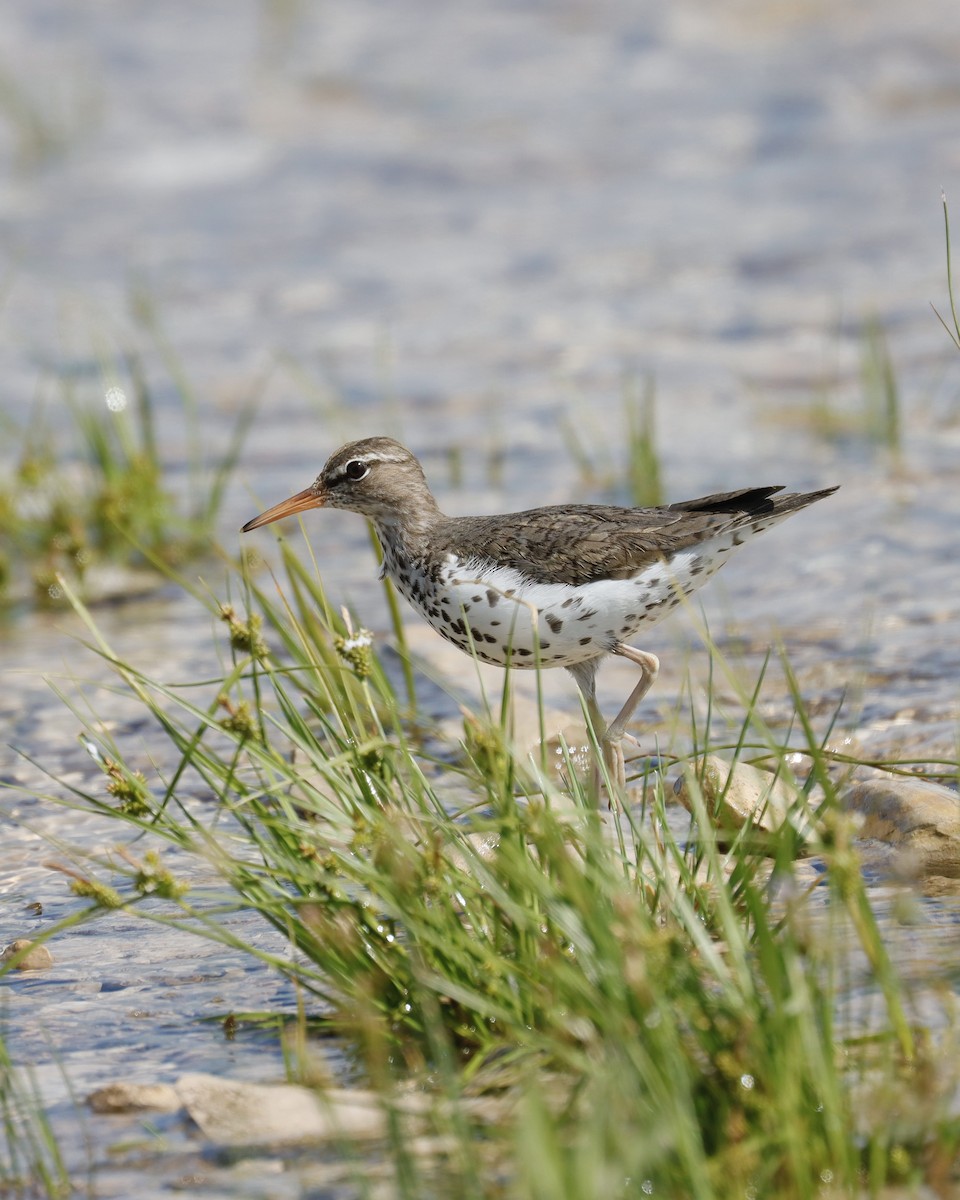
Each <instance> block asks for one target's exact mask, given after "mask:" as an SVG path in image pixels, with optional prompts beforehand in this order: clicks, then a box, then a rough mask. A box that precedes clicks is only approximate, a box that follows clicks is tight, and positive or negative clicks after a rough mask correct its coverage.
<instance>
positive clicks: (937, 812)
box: [840, 776, 960, 879]
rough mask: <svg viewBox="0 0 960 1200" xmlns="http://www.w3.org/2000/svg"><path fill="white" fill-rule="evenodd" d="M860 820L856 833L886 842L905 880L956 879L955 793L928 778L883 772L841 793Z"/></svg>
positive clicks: (958, 813) (959, 854) (959, 835)
mask: <svg viewBox="0 0 960 1200" xmlns="http://www.w3.org/2000/svg"><path fill="white" fill-rule="evenodd" d="M840 803H841V805H842V806H843V808H844V809H845V810H846V811H847V812H852V813H857V814H858V815H859V816H860V818H861V824H860V828H859V829H858V831H857V836H858V837H859V838H862V839H864V840H867V839H873V840H875V841H878V842H883V843H884V844H886V845H888V846H891V847H893V848H894V849H895V851H896V854H895V856H894V858H893V863H892V866H893V869H894V871H895V873H896V874H897V875H899V876H900V877H901V878H904V879H918V878H921V877H923V876H938V877H941V878H943V879H958V878H960V796H958V795H957V793H956V792H955V791H954V790H953V789H952V788H948V787H944V786H943V785H942V784H939V783H933V782H931V781H930V780H928V779H919V778H906V777H902V776H887V777H885V778H881V779H865V780H860V781H858V782H856V783H854V784H852V785H851V786H850V787H849V788H847V789H846V790H845V791H844V792H843V793H842V795H841V797H840Z"/></svg>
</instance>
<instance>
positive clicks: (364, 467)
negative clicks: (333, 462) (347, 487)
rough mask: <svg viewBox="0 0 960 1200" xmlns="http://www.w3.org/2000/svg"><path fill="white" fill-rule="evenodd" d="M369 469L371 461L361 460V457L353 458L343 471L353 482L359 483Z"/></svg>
mask: <svg viewBox="0 0 960 1200" xmlns="http://www.w3.org/2000/svg"><path fill="white" fill-rule="evenodd" d="M369 470H370V464H369V463H365V462H361V461H360V459H359V458H352V459H351V460H350V461H349V462H348V463H347V465H346V466H345V467H344V468H343V473H344V475H346V477H347V478H348V479H349V480H350V482H351V483H357V482H358V480H360V479H362V478H363V477H364V475H366V474H367V473H368V472H369Z"/></svg>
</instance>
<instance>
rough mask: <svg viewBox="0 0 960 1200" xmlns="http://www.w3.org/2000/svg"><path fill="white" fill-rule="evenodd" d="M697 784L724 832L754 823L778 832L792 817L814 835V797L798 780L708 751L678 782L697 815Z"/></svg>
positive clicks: (806, 833) (806, 837)
mask: <svg viewBox="0 0 960 1200" xmlns="http://www.w3.org/2000/svg"><path fill="white" fill-rule="evenodd" d="M696 787H699V788H700V791H701V794H702V796H703V801H704V804H705V805H706V808H707V811H708V812H710V813H711V814H712V815H713V820H714V824H715V826H716V827H717V828H718V829H720V830H722V831H725V832H729V833H735V832H736V831H737V830H740V829H742V828H743V827H744V826H745V825H752V826H754V827H755V828H756V829H759V830H763V831H764V832H767V833H775V832H776V831H777V830H779V829H780V828H781V826H782V825H783V823H784V822H785V821H787V820H789V821H790V822H791V823H792V825H793V826H794V828H796V829H797V830H798V831H799V832H800V833H801V835H802V836H803V838H804V840H809V838H810V837H811V836H812V835H813V832H814V830H813V823H812V820H811V813H810V808H809V802H808V801H807V800H805V799H804V798H803V797H802V796H801V794H800V789H799V788H798V787H797V785H796V783H794V781H793V780H792V779H790V778H787V777H785V776H783V775H779V776H777V775H773V774H772V773H771V772H769V771H761V770H759V769H758V768H757V767H751V766H749V765H748V764H747V763H742V762H738V763H729V762H727V761H726V759H723V758H720V757H719V756H718V755H716V754H708V755H706V756H704V757H703V758H701V759H698V760H697V762H696V763H695V764H693V765H691V767H689V768H688V769H687V771H686V772H685V773H684V775H682V776H681V777H680V779H678V780H677V782H676V784H675V785H674V792H675V794H676V796H677V799H678V800H679V801H680V803H681V804H682V805H683V806H684V808H686V809H687V811H688V812H691V813H693V814H694V815H696V804H695V794H694V793H693V792H692V790H691V789H693V788H696Z"/></svg>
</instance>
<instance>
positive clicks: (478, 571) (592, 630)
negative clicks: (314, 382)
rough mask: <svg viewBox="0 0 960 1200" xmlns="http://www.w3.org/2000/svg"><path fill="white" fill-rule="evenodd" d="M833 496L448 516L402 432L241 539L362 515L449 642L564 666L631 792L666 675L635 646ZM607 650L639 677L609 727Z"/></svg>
mask: <svg viewBox="0 0 960 1200" xmlns="http://www.w3.org/2000/svg"><path fill="white" fill-rule="evenodd" d="M836 490H837V488H836V487H828V488H823V489H822V490H820V491H813V492H789V493H783V487H782V486H772V487H747V488H741V489H739V490H738V491H732V492H721V493H717V494H715V495H710V496H702V497H700V498H699V499H696V500H684V501H680V502H678V503H674V504H666V505H662V506H657V507H648V508H627V507H618V506H614V505H606V504H579V503H575V504H555V505H550V506H547V507H542V508H532V509H527V510H525V511H523V512H513V513H502V514H497V515H493V516H465V517H450V516H446V515H445V514H444V513H443V512H442V511H441V510H440V507H439V505H438V504H437V501H436V499H435V498H434V495H433V493H432V491H431V490H430V487H429V485H428V483H427V480H426V476H425V475H424V472H423V468H422V467H421V465H420V462H419V461H418V459H417V458H416V457H415V455H414V454H412V453H411V451H409V450H408V449H407V448H406V447H405V446H402V445H401V444H400V443H399V442H397V441H395V440H394V439H393V438H389V437H367V438H363V439H361V440H359V441H353V442H348V443H347V444H346V445H344V446H341V448H340V449H339V450H337V451H336V452H335V453H334V454H332V455H331V456H330V458H329V459H328V460H327V462H326V464H325V466H324V467H323V469H322V470H321V472H320V474H319V475H318V476H317V478H316V479H315V480H314V482H313V483H312V484H311V485H310V486H309V487H308V488H305V489H304V490H303V491H301V492H297V493H296V494H295V495H293V496H290V497H289V499H287V500H283V501H281V502H280V503H279V504H275V505H273V507H272V508H268V509H267V510H266V511H265V512H262V513H260V515H259V516H257V517H254V518H253V520H251V521H248V522H247V523H246V524H245V525H244V526H243V529H242V532H244V533H246V532H249V531H250V530H253V529H258V528H260V527H261V526H263V525H268V524H270V523H271V522H273V521H279V520H281V519H282V518H284V517H290V516H293V515H294V514H296V513H301V512H305V511H307V510H309V509H312V508H342V509H347V510H348V511H350V512H355V513H359V514H361V515H362V516H364V517H366V518H367V519H368V520H369V521H370V522H371V523H372V525H373V527H374V529H375V531H376V535H377V538H378V540H379V543H380V547H381V550H382V564H381V571H380V577H381V578H383V577H384V576H387V577H388V578H389V579H390V580H391V581H392V582H393V583H394V585H395V586H396V588H397V590H398V591H399V592H400V593H401V595H402V596H404V597H405V599H406V600H408V601H409V602H410V604H411V605H412V606H413V607H414V608H415V609H416V610H417V611H418V612H419V613H420V614H421V616H423V617H424V618H426V620H427V621H428V622H429V623H430V625H431V626H432V627H433V628H434V629H435V630H436V631H437V632H438V633H439V634H440V635H441V636H442V637H444V638H446V640H447V641H449V642H452V643H453V644H454V645H456V646H458V647H459V648H460V649H461V650H463V651H465V652H466V653H468V654H471V655H475V656H476V658H478V659H480V660H481V661H483V662H487V663H494V664H496V665H498V666H501V667H508V666H509V667H510V668H511V669H517V668H520V669H535V668H549V667H565V668H566V670H567V671H568V672H569V673H570V674H571V675H572V676H573V679H574V680H575V682H576V684H577V687H578V688H579V690H580V693H581V695H582V697H583V701H584V705H585V708H586V712H587V716H588V718H589V721H590V724H591V726H592V728H593V731H594V734H595V736H596V738H597V742H598V745H599V747H600V750H601V756H602V761H603V764H604V766H605V768H606V771H607V780H608V782H615V784H616V785H617V786H618V787H623V786H624V784H625V767H624V758H623V750H622V746H621V743H622V740H623V738H624V736H625V734H626V730H627V726H628V724H629V722H630V720H631V718H632V716H633V714H634V712H635V711H636V708H637V706H638V705H639V704H640V702H641V701H642V700H643V698H644V696H645V695H646V694H647V692H648V691H649V689H650V688H651V687H652V686H653V684H654V682H655V681H656V678H657V675H658V673H659V670H660V661H659V659H658V658H657V656H656V655H655V654H652V653H650V652H649V651H646V650H641V649H638V648H637V647H635V646H632V645H630V641H631V640H632V639H633V638H634V636H635V635H636V634H637V633H638V631H639V630H640V629H642V628H645V627H646V626H648V625H652V624H653V623H654V622H656V621H659V620H661V619H662V618H663V617H665V616H667V614H668V613H670V612H671V611H672V610H673V609H675V608H676V607H677V606H678V605H679V604H680V603H682V602H683V600H684V599H685V598H686V597H687V596H689V595H691V594H692V593H693V592H695V591H696V590H697V589H698V588H700V587H701V586H702V585H703V584H704V583H706V581H707V580H708V579H709V578H710V577H711V576H712V575H714V574H715V573H716V572H717V571H718V570H719V569H720V567H722V566H723V564H724V563H725V562H726V561H727V560H728V559H729V558H730V557H731V555H732V554H734V553H735V551H736V550H737V549H739V547H741V546H742V545H743V544H744V543H745V542H747V541H748V540H749V539H750V538H752V537H754V536H755V535H756V534H758V533H762V532H763V531H764V530H766V529H769V528H770V527H771V526H772V525H775V524H777V523H778V522H779V521H782V520H783V519H784V518H786V517H788V516H790V515H791V514H793V513H795V512H799V511H800V510H801V509H803V508H806V507H807V506H808V505H810V504H814V503H816V502H817V501H819V500H822V499H824V498H825V497H827V496H829V495H832V493H833V492H835V491H836ZM781 493H783V494H781ZM611 654H612V655H616V656H619V657H621V658H624V659H627V660H629V661H630V662H632V663H633V664H634V665H635V666H636V667H637V668H638V669H639V672H640V678H639V680H638V682H637V684H636V685H635V687H634V688H633V690H632V691H631V692H630V695H629V696H628V697H627V699H626V701H625V702H624V704H623V706H622V708H621V709H620V711H619V712H618V713H617V715H616V716H615V717H614V718H613V720H612V721H610V722H609V723H608V722H606V721H605V720H604V718H603V715H602V713H601V711H600V708H599V705H598V703H597V695H596V676H597V670H598V668H599V666H600V664H601V662H602V661H603V659H605V658H606V657H607V656H608V655H611ZM597 778H599V775H598V776H597Z"/></svg>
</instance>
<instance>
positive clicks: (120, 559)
mask: <svg viewBox="0 0 960 1200" xmlns="http://www.w3.org/2000/svg"><path fill="white" fill-rule="evenodd" d="M158 336H159V335H158ZM163 344H164V359H165V361H166V363H167V366H168V369H169V371H170V372H171V376H172V377H173V378H174V380H175V382H176V384H177V395H178V397H179V400H180V406H181V415H182V418H183V420H184V422H185V423H186V425H187V426H188V431H189V436H188V439H187V442H188V445H189V446H190V451H189V453H190V457H191V462H192V469H191V479H192V482H193V486H192V488H191V492H192V494H191V495H190V496H188V497H187V499H186V502H184V500H182V499H180V498H177V497H175V496H174V494H173V490H172V486H171V481H170V478H169V472H168V470H167V466H166V463H165V461H164V457H163V449H162V447H161V446H160V442H159V439H158V436H157V429H156V425H157V420H156V412H155V405H156V402H155V399H154V396H153V393H152V390H151V388H150V386H149V385H148V383H147V380H146V376H145V372H144V369H143V365H142V362H141V359H140V356H139V355H138V354H137V353H135V352H133V351H128V352H127V353H126V354H125V355H124V356H123V357H122V359H121V360H115V359H112V358H110V357H109V356H107V355H103V356H102V358H101V370H100V375H99V377H98V379H97V381H96V385H95V387H94V388H91V387H90V385H89V382H86V383H83V382H82V381H81V382H78V381H76V380H73V379H71V378H69V377H65V378H64V379H62V381H61V399H62V410H63V411H64V412H65V413H66V414H68V416H69V421H68V422H67V426H68V430H67V435H66V436H65V437H64V436H57V435H56V434H55V433H54V430H53V429H52V428H51V424H50V422H49V421H48V420H47V419H46V417H45V407H47V406H45V405H43V404H40V403H38V404H37V405H36V406H35V411H34V412H33V413H32V414H31V416H30V419H29V420H28V422H27V424H26V426H25V429H24V431H23V434H22V441H21V449H20V454H19V458H18V462H17V465H16V469H15V472H14V475H13V478H12V480H11V482H10V483H9V484H8V485H7V486H6V487H3V488H0V598H4V596H6V598H8V599H14V600H20V599H23V596H22V595H13V596H10V593H9V589H8V587H7V586H6V585H8V584H9V583H11V582H12V581H13V579H15V578H19V579H24V578H32V580H33V585H34V591H35V594H36V595H37V596H38V597H40V598H43V599H49V598H53V599H58V598H60V597H61V596H62V594H63V592H62V589H61V588H60V585H59V583H58V582H57V580H58V576H61V575H62V576H63V577H65V578H66V579H67V580H68V581H71V582H72V583H73V584H74V585H83V583H84V581H85V579H86V578H87V577H88V575H89V572H90V571H91V569H92V568H94V567H95V566H97V565H100V564H103V563H106V562H114V563H121V564H123V565H126V566H131V567H136V566H154V567H160V568H170V567H175V566H177V565H179V564H180V563H182V562H184V561H185V560H186V559H188V558H191V557H196V556H197V555H201V554H208V553H209V552H210V550H211V543H212V541H213V538H214V525H215V521H216V517H217V514H218V512H219V509H220V505H221V502H222V498H223V492H224V488H225V486H226V483H227V480H228V478H229V476H230V473H231V472H232V470H233V467H234V465H235V463H236V459H237V456H238V454H239V451H240V448H241V446H242V443H243V439H244V437H245V435H246V432H247V429H248V428H249V425H250V422H251V420H252V417H253V404H252V403H248V404H247V405H246V406H245V407H244V408H243V409H242V410H241V412H240V414H239V415H238V417H237V419H236V422H235V424H234V426H233V428H232V430H231V431H230V433H229V436H228V438H227V439H226V446H225V449H224V450H223V452H222V454H220V455H219V456H218V457H217V458H216V459H215V460H214V461H213V462H204V457H203V456H202V453H201V449H200V448H201V445H202V439H201V437H200V433H199V429H198V427H197V421H196V402H195V399H194V397H193V395H192V393H191V391H190V390H189V386H188V384H187V383H186V381H185V378H184V372H183V369H182V367H181V366H180V365H179V363H178V362H177V360H176V358H175V356H174V355H173V352H172V350H171V349H170V348H169V346H167V345H166V343H165V342H164V343H163ZM201 480H204V482H201Z"/></svg>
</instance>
